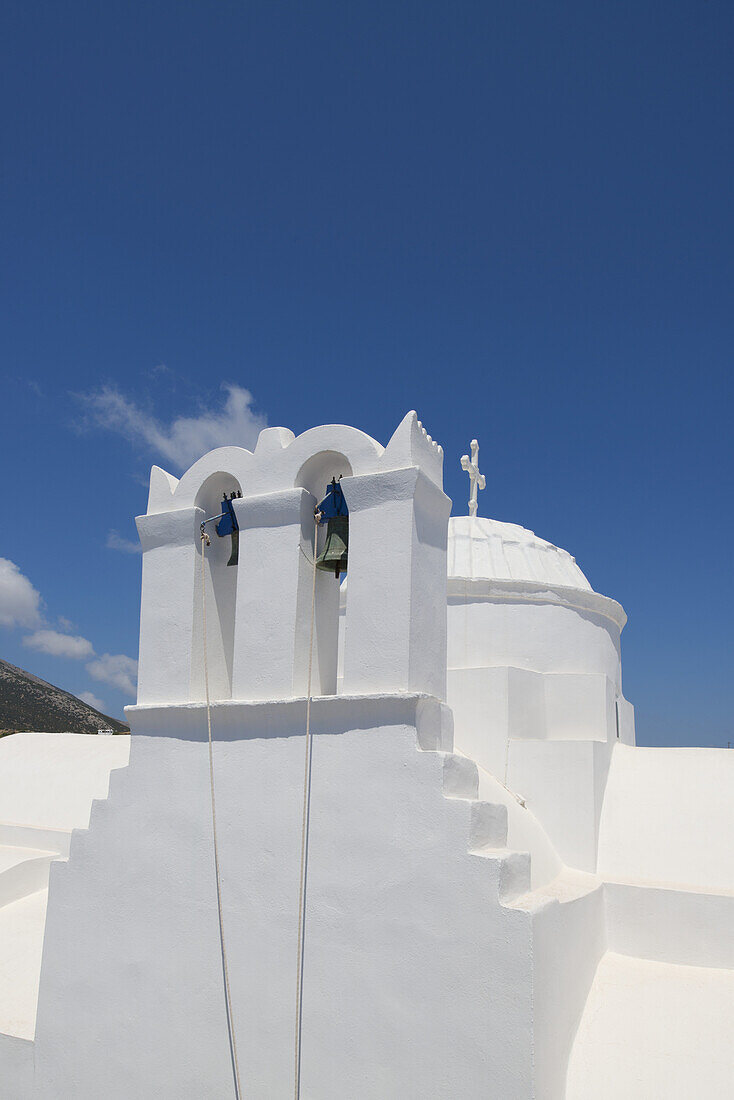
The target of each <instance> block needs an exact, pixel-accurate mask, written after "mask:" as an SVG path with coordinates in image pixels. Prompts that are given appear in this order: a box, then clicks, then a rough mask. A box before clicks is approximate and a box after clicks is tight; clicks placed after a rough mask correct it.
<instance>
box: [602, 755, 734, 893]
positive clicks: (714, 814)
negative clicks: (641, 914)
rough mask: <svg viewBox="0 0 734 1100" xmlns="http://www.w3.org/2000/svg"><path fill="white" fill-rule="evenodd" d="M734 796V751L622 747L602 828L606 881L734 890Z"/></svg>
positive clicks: (611, 777) (611, 774)
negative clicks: (733, 796) (733, 840)
mask: <svg viewBox="0 0 734 1100" xmlns="http://www.w3.org/2000/svg"><path fill="white" fill-rule="evenodd" d="M732 790H734V752H732V751H731V750H728V749H693V748H680V749H673V748H640V747H637V748H632V747H629V746H627V745H621V744H619V745H617V746H616V747H615V749H614V753H613V756H612V763H611V768H610V771H609V778H608V781H607V787H606V794H605V797H604V805H603V811H602V815H601V821H600V835H599V871H600V873H601V874H603V875H604V876H605V877H606V878H612V879H623V880H631V881H637V882H640V881H647V882H650V883H658V884H676V885H679V886H683V887H690V888H694V889H701V890H709V891H712V892H715V891H717V890H732V889H734V843H732V837H734V798H732Z"/></svg>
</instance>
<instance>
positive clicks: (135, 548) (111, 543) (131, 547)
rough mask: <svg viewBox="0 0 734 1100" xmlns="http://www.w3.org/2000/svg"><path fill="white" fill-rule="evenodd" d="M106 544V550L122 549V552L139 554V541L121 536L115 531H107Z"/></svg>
mask: <svg viewBox="0 0 734 1100" xmlns="http://www.w3.org/2000/svg"><path fill="white" fill-rule="evenodd" d="M106 545H107V549H108V550H122V552H123V554H139V553H140V549H141V547H140V543H139V542H135V540H134V539H126V538H123V537H122V535H120V534H118V533H117V531H108V533H107V543H106Z"/></svg>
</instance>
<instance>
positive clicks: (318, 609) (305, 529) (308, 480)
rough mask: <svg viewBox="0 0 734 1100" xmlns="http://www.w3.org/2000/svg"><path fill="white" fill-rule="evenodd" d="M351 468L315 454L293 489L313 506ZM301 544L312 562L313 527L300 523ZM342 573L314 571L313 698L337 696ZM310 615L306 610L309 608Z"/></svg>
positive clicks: (321, 538) (322, 532) (321, 532)
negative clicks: (306, 496)
mask: <svg viewBox="0 0 734 1100" xmlns="http://www.w3.org/2000/svg"><path fill="white" fill-rule="evenodd" d="M351 476H352V466H351V463H350V462H349V459H348V458H347V457H346V456H345V455H343V454H341V453H340V452H338V451H319V452H318V453H317V454H315V455H312V456H311V457H310V458H309V459H308V460H307V461H306V462H304V464H303V466H302V467H301V469H300V470H299V471H298V476H297V477H296V482H295V484H296V487H300V488H303V489H306V490H307V491H308V492H309V493H310V494H311V496H312V498H313V504H314V505H316V504H318V503H319V501H321V500H322V499H323V497H324V495H325V494H326V492H327V488H328V486H329V483H330V482H331V479H332V478H336V480H337V481H338V480H339V478H341V477H351ZM316 536H317V538H316V544H315V550H316V554H317V556H318V555H319V554H321V553H322V551H323V549H324V544H325V541H326V537H327V525H326V524H324V525H322V526H320V527H318V528H317V530H316ZM301 542H302V546H303V550H304V554H305V555H306V557H307V559H308V561H309V562H313V554H314V525H313V523H311V522H304V524H303V525H302V530H301ZM343 581H344V574H342V575H341V576H340V577H339V578H337V577H336V576H335V575H334V573H332V572H325V571H322V570H317V573H316V606H315V620H314V657H313V661H314V663H313V677H312V690H313V694H314V695H317V694H318V695H336V694H337V666H338V660H339V648H340V644H339V624H340V621H341V622H344V618H343V617H341V618H340V615H339V601H340V590H341V583H342V582H343ZM309 612H310V608H309Z"/></svg>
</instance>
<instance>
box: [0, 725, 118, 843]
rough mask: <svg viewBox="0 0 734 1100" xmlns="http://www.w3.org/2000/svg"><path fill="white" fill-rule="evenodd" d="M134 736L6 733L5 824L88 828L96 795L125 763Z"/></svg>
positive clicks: (1, 761)
mask: <svg viewBox="0 0 734 1100" xmlns="http://www.w3.org/2000/svg"><path fill="white" fill-rule="evenodd" d="M129 754H130V738H129V737H126V736H118V737H95V736H94V735H86V734H77V733H15V734H13V735H12V736H10V737H2V738H0V824H12V825H30V826H34V827H35V828H37V829H86V827H87V825H88V824H89V813H90V809H91V806H92V800H93V799H95V798H105V797H106V796H107V789H108V785H109V778H110V771H111V770H112V769H113V768H121V767H124V765H125V764H127V762H128V758H129Z"/></svg>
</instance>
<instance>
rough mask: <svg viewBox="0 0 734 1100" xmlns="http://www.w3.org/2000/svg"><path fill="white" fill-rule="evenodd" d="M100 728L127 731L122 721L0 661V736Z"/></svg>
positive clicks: (75, 731)
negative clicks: (24, 731) (26, 731)
mask: <svg viewBox="0 0 734 1100" xmlns="http://www.w3.org/2000/svg"><path fill="white" fill-rule="evenodd" d="M103 727H108V728H109V729H113V730H114V731H115V733H127V732H128V727H127V726H126V725H125V724H124V723H123V722H118V721H117V720H116V719H114V718H109V717H108V716H107V715H106V714H100V712H99V711H98V710H95V709H94V707H90V706H89V705H88V704H87V703H83V702H82V701H81V699H77V697H76V696H75V695H71V694H70V693H69V692H68V691H62V690H61V688H57V687H54V685H53V684H47V683H46V681H45V680H39V679H38V677H37V676H31V674H30V672H24V671H23V669H22V668H16V667H15V665H9V664H8V663H7V661H0V735H2V734H3V733H9V732H21V731H23V730H36V731H42V732H46V733H96V732H97V730H98V729H102V728H103Z"/></svg>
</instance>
